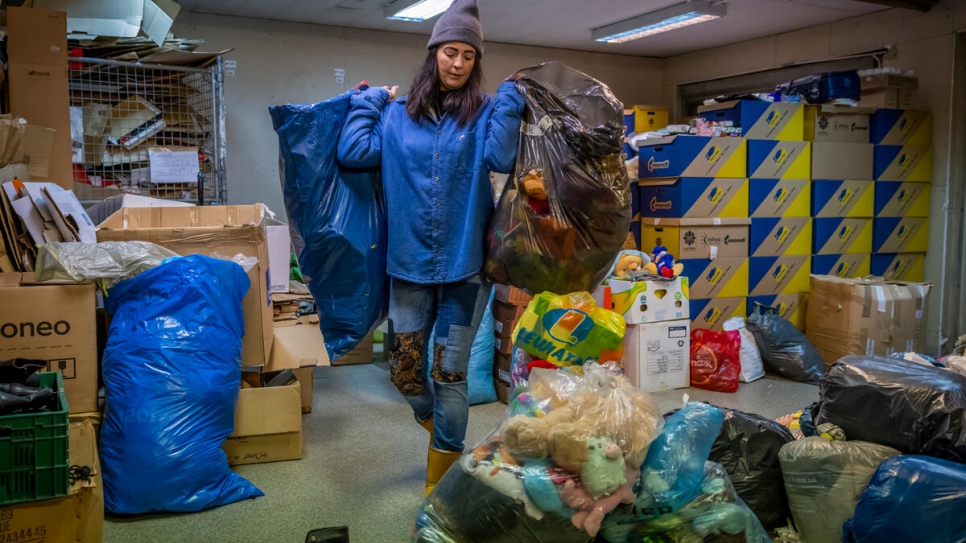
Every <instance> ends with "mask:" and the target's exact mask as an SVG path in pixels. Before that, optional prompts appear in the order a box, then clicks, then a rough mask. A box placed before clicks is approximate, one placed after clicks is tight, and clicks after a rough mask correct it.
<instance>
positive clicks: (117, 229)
mask: <svg viewBox="0 0 966 543" xmlns="http://www.w3.org/2000/svg"><path fill="white" fill-rule="evenodd" d="M265 218H266V208H265V206H264V205H262V204H255V205H244V206H242V205H236V206H210V207H208V206H206V207H142V208H122V209H121V210H119V211H118V212H117V213H114V214H113V215H111V216H110V217H109V218H108V219H107V220H106V221H104V222H103V223H101V224H100V226H99V227H98V230H97V241H150V242H152V243H156V244H158V245H161V246H162V247H166V248H168V249H170V250H172V251H174V252H176V253H178V254H182V255H187V254H191V253H200V254H203V255H212V254H216V253H217V254H221V255H225V256H233V255H236V254H239V253H241V254H243V255H245V256H254V257H258V266H256V267H254V268H252V269H251V271H249V272H248V278H249V279H250V280H251V287H250V288H249V290H248V294H247V295H245V298H244V300H242V310H243V311H244V312H245V337H244V338H243V339H242V360H243V364H244V365H245V366H264V365H265V364H266V363H267V362H268V359H269V356H270V354H271V349H272V339H273V337H274V335H273V327H272V320H273V317H272V302H271V298H270V294H269V292H268V273H269V272H268V267H269V262H268V241H267V236H266V233H265Z"/></svg>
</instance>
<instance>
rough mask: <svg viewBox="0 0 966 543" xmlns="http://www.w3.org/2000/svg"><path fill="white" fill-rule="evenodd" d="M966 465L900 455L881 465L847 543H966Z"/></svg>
mask: <svg viewBox="0 0 966 543" xmlns="http://www.w3.org/2000/svg"><path fill="white" fill-rule="evenodd" d="M964 513H966V465H963V464H957V463H955V462H950V461H948V460H940V459H938V458H931V457H928V456H915V455H906V456H896V457H893V458H890V459H888V460H886V461H885V462H883V463H882V464H880V465H879V469H878V470H876V472H875V475H873V476H872V481H871V482H870V483H869V487H868V488H867V489H866V490H865V492H863V493H862V497H861V498H859V504H858V505H857V506H856V507H855V517H853V518H851V519H849V520H847V521H845V525H844V527H843V530H844V536H843V538H842V541H845V542H846V543H880V542H882V541H901V542H902V543H934V542H938V541H943V542H949V543H963V542H966V514H964Z"/></svg>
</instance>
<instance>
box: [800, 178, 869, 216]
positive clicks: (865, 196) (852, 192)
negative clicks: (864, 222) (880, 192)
mask: <svg viewBox="0 0 966 543" xmlns="http://www.w3.org/2000/svg"><path fill="white" fill-rule="evenodd" d="M874 208H875V183H874V182H872V181H832V180H826V179H816V180H814V181H812V216H813V217H857V218H870V217H872V215H873V212H874Z"/></svg>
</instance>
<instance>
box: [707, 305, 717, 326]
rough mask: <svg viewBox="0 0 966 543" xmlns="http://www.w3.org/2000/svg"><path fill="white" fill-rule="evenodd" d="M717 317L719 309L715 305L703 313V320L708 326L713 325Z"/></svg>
mask: <svg viewBox="0 0 966 543" xmlns="http://www.w3.org/2000/svg"><path fill="white" fill-rule="evenodd" d="M719 318H721V310H720V309H718V308H717V307H712V308H711V309H708V312H707V313H705V314H704V321H705V322H707V323H708V326H714V323H716V322H718V319H719Z"/></svg>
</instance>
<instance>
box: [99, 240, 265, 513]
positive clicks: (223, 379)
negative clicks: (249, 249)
mask: <svg viewBox="0 0 966 543" xmlns="http://www.w3.org/2000/svg"><path fill="white" fill-rule="evenodd" d="M248 287H249V281H248V274H247V273H245V271H244V270H243V269H242V267H241V266H239V265H238V264H235V263H234V262H230V261H227V260H216V259H213V258H209V257H205V256H199V255H191V256H187V257H184V258H175V259H174V260H171V261H169V262H167V263H164V264H162V265H161V266H158V267H157V268H154V269H151V270H148V271H145V272H143V273H141V274H140V275H138V276H137V277H134V278H132V279H127V280H125V281H122V282H120V283H118V284H117V285H115V286H114V287H112V288H111V289H110V290H109V291H108V295H107V296H106V297H105V299H104V300H105V305H106V307H107V310H108V312H109V313H110V314H111V317H112V320H111V328H110V331H109V332H108V338H107V347H106V348H105V349H104V362H103V370H104V384H105V388H106V391H107V410H106V412H105V415H104V424H103V426H102V428H101V435H100V454H101V466H102V468H103V474H104V504H105V507H106V508H107V510H108V511H110V512H112V513H117V514H139V513H159V512H194V511H201V510H203V509H208V508H210V507H216V506H219V505H227V504H229V503H233V502H237V501H240V500H243V499H246V498H253V497H256V496H261V495H262V492H261V491H260V490H258V489H257V488H255V486H254V485H252V484H251V483H250V482H248V481H246V480H245V479H243V478H241V477H240V476H238V475H237V474H235V473H234V472H233V471H231V469H229V467H228V458H227V457H226V456H225V452H224V451H223V450H222V448H221V447H222V444H223V443H224V442H225V439H226V438H228V436H229V435H230V434H231V433H232V431H233V430H234V428H235V402H236V400H237V399H238V391H239V389H240V388H241V363H242V361H241V349H242V335H243V334H244V333H245V322H244V316H243V314H242V306H241V301H242V298H244V296H245V293H246V292H248Z"/></svg>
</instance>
